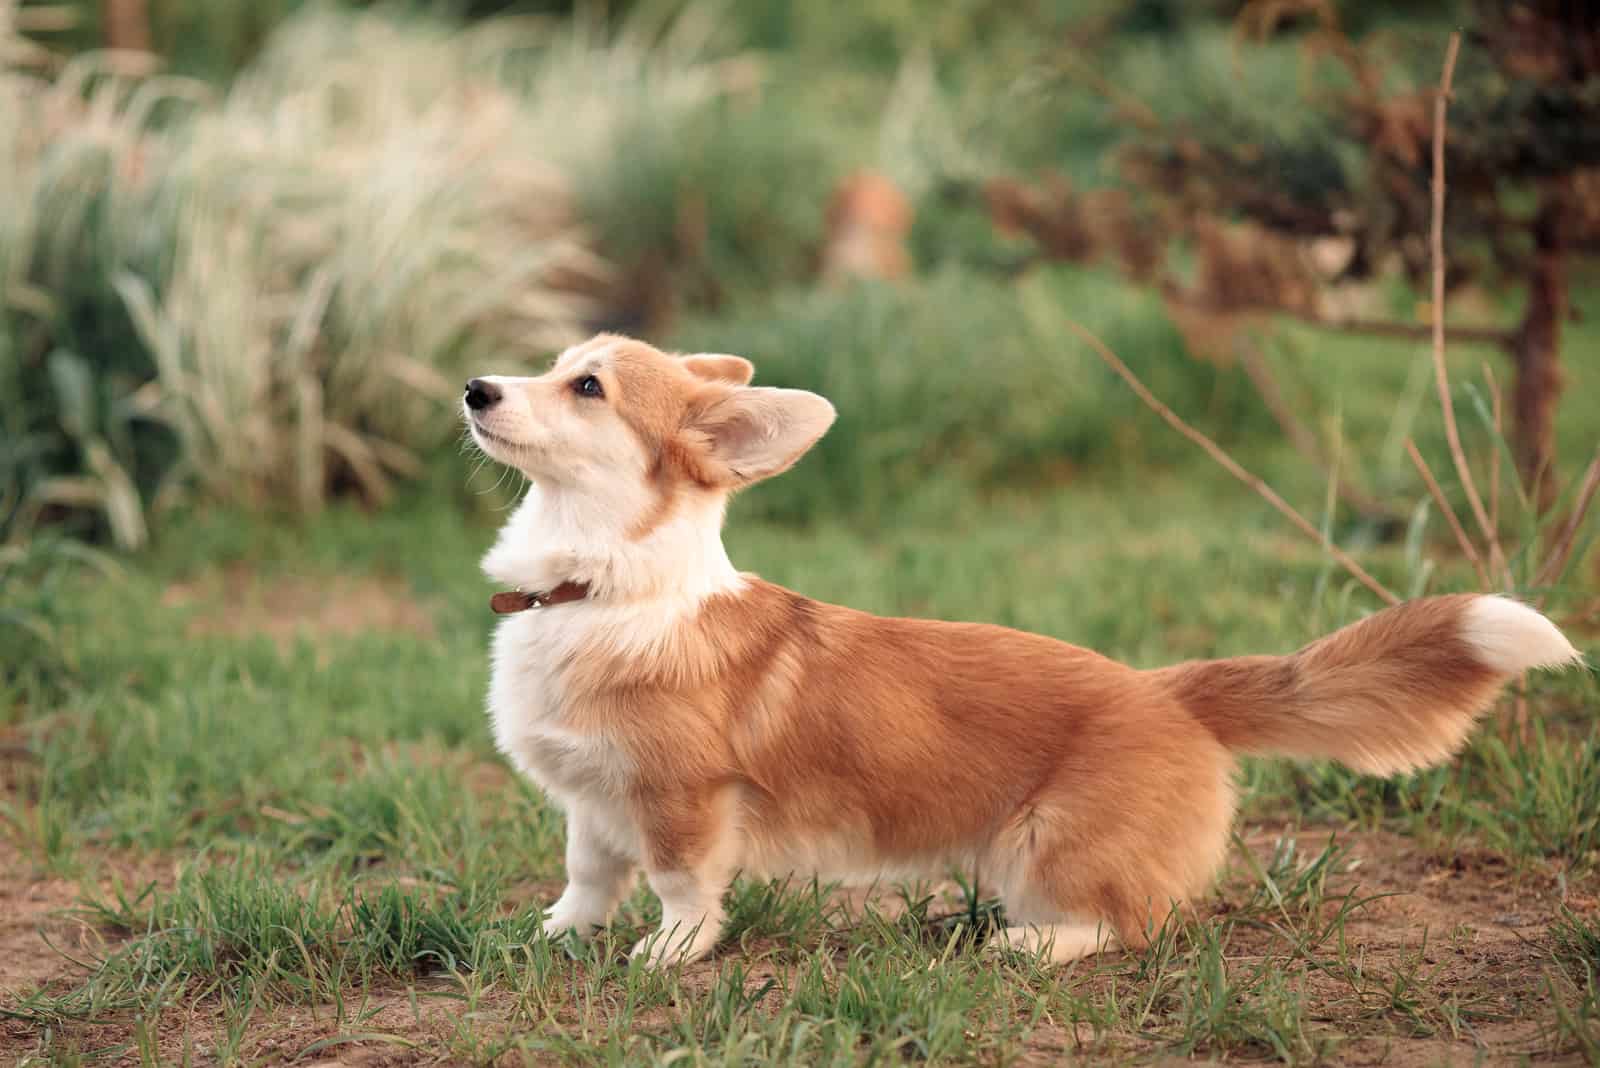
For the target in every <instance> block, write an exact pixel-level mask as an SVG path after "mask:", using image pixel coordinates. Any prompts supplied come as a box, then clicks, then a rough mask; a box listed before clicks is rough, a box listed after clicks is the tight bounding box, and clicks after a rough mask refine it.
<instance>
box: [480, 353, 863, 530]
mask: <svg viewBox="0 0 1600 1068" xmlns="http://www.w3.org/2000/svg"><path fill="white" fill-rule="evenodd" d="M753 373H754V368H753V367H752V366H751V364H750V361H748V360H745V359H742V358H740V357H738V356H721V355H695V356H669V355H667V354H666V353H663V352H661V351H659V350H657V349H655V348H652V347H651V346H649V345H647V344H645V343H643V342H640V341H635V340H632V339H631V338H625V337H618V336H615V335H610V334H601V335H599V336H598V337H595V338H592V339H590V340H589V341H586V342H584V343H583V344H581V345H578V346H575V347H574V348H570V349H568V350H567V351H566V352H564V353H562V354H561V356H560V357H559V358H558V359H557V360H556V362H555V366H554V367H552V368H551V369H550V370H549V371H548V372H546V373H545V374H542V375H538V376H536V377H532V378H511V377H502V376H491V377H484V378H474V379H472V380H471V381H469V382H468V383H467V389H466V395H465V396H464V398H463V400H462V411H463V413H464V415H465V417H466V420H467V426H468V427H469V429H470V431H471V433H472V437H473V440H474V441H476V442H477V444H478V445H479V446H480V447H481V448H482V449H483V451H484V452H485V453H487V454H488V455H489V456H490V457H491V458H493V459H495V460H498V461H500V462H501V463H504V464H508V465H510V466H512V467H515V468H517V469H518V470H520V471H522V472H523V473H524V474H526V475H527V476H528V477H529V478H530V479H533V480H534V481H535V482H536V483H539V484H541V485H544V486H548V487H551V488H552V489H556V490H559V491H560V492H568V493H577V494H580V495H584V496H591V497H597V498H600V499H605V500H610V501H613V502H615V503H616V504H617V505H619V506H623V507H629V508H632V509H634V510H637V509H638V508H640V507H649V506H651V505H652V499H653V503H654V506H655V507H656V508H659V507H660V502H661V501H662V500H670V499H672V497H673V496H674V495H675V494H677V493H678V492H681V491H685V490H689V491H698V492H707V493H724V494H725V493H728V492H731V491H733V490H737V489H741V488H743V487H744V486H748V485H750V484H752V483H754V482H758V481H760V480H761V479H764V478H770V477H771V476H773V475H776V474H778V473H779V472H781V471H784V470H786V469H787V468H789V467H790V466H791V465H793V464H794V462H795V461H796V460H798V459H800V457H801V456H802V455H804V454H805V452H806V450H808V449H809V448H811V446H812V445H813V444H814V443H815V442H816V441H817V439H818V438H820V437H821V436H822V434H823V432H824V431H826V430H827V429H828V426H829V425H830V424H831V423H832V422H833V418H834V411H833V405H831V404H829V403H828V402H827V401H826V400H824V399H823V398H821V397H819V396H817V395H816V394H814V393H807V392H805V391H804V390H797V389H767V388H757V387H752V386H750V385H749V382H750V378H751V376H752V374H753ZM635 518H637V517H635Z"/></svg>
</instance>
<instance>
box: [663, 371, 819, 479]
mask: <svg viewBox="0 0 1600 1068" xmlns="http://www.w3.org/2000/svg"><path fill="white" fill-rule="evenodd" d="M834 415H835V412H834V410H833V405H831V404H829V403H828V402H827V401H826V400H824V399H823V398H821V397H819V396H817V395H816V394H815V393H807V392H806V391H805V390H803V389H769V388H751V387H749V386H744V387H740V388H737V389H733V390H730V391H729V392H728V393H727V394H726V395H724V396H723V397H722V398H720V399H719V400H717V401H715V402H713V403H712V404H711V405H710V406H709V407H707V408H705V409H704V410H703V411H701V412H700V413H698V414H697V415H696V416H695V417H694V419H693V420H692V421H691V423H690V425H689V430H690V431H691V433H693V434H694V435H695V436H696V437H698V438H700V439H701V441H702V442H703V446H702V455H703V457H704V460H705V464H704V467H703V471H704V473H705V475H706V476H707V477H708V478H709V480H710V481H711V482H713V483H715V484H718V485H722V486H727V487H731V488H735V489H737V488H740V487H743V486H748V485H751V484H752V483H755V482H760V481H761V480H762V479H764V478H771V477H772V476H773V475H776V474H778V473H779V472H781V471H787V470H788V469H789V468H790V467H792V466H794V463H795V461H797V460H799V459H800V457H802V456H804V455H805V454H806V451H807V450H808V449H810V448H811V446H813V445H815V444H816V443H817V439H818V438H820V437H822V435H823V433H825V432H826V431H827V429H828V427H830V426H832V425H833V420H834Z"/></svg>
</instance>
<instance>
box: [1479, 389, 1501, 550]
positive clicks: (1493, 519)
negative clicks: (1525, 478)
mask: <svg viewBox="0 0 1600 1068" xmlns="http://www.w3.org/2000/svg"><path fill="white" fill-rule="evenodd" d="M1483 380H1484V382H1486V383H1487V384H1488V386H1489V403H1490V405H1492V406H1493V411H1494V439H1495V443H1494V444H1493V445H1491V446H1490V448H1489V525H1490V526H1491V527H1493V528H1494V529H1495V530H1497V531H1498V530H1499V529H1500V446H1499V443H1500V442H1501V441H1504V440H1505V423H1504V420H1503V418H1502V417H1501V414H1500V412H1501V404H1500V383H1498V382H1496V381H1495V378H1494V370H1493V368H1491V367H1490V366H1489V364H1488V363H1487V362H1485V363H1484V365H1483Z"/></svg>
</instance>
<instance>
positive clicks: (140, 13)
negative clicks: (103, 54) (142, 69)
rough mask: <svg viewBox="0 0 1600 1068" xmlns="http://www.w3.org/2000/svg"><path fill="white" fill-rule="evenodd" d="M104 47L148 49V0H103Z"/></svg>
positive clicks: (140, 50)
mask: <svg viewBox="0 0 1600 1068" xmlns="http://www.w3.org/2000/svg"><path fill="white" fill-rule="evenodd" d="M101 12H102V18H103V20H104V22H105V34H106V47H107V48H126V49H130V50H132V51H136V52H148V51H150V6H149V3H148V0H104V5H103V6H102V8H101Z"/></svg>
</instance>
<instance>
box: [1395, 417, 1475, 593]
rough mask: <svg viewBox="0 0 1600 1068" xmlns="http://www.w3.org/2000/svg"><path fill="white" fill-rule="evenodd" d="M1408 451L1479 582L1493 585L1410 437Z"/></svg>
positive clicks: (1430, 470)
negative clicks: (1476, 574)
mask: <svg viewBox="0 0 1600 1068" xmlns="http://www.w3.org/2000/svg"><path fill="white" fill-rule="evenodd" d="M1406 452H1407V453H1408V454H1409V455H1410V456H1411V463H1412V464H1413V465H1414V466H1415V467H1416V469H1417V473H1418V474H1419V475H1421V476H1422V481H1423V484H1424V485H1426V486H1427V487H1428V492H1429V493H1431V494H1432V495H1433V502H1434V503H1435V504H1437V505H1438V506H1439V511H1441V512H1443V513H1444V517H1445V519H1446V520H1448V521H1449V523H1450V530H1451V532H1452V533H1454V534H1455V536H1456V544H1457V545H1460V546H1461V551H1462V553H1464V554H1465V555H1466V558H1467V559H1468V560H1470V561H1472V569H1473V570H1474V571H1476V572H1477V573H1478V582H1479V583H1481V584H1482V586H1483V588H1484V589H1488V588H1489V586H1490V585H1491V583H1490V581H1489V572H1488V571H1487V570H1485V569H1484V566H1483V559H1482V557H1480V556H1479V555H1478V550H1477V549H1474V548H1473V547H1472V539H1471V538H1469V537H1467V532H1466V531H1465V530H1463V529H1462V528H1461V520H1460V519H1458V518H1456V510H1455V509H1454V508H1452V507H1450V502H1449V501H1448V500H1447V499H1445V495H1444V491H1443V490H1441V489H1440V488H1439V483H1438V481H1437V480H1435V479H1434V477H1433V471H1432V469H1430V468H1429V467H1428V461H1426V460H1424V459H1423V458H1422V453H1420V452H1418V451H1417V443H1416V442H1414V441H1412V440H1411V439H1410V438H1407V439H1406Z"/></svg>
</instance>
